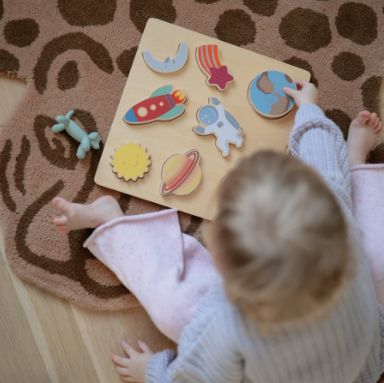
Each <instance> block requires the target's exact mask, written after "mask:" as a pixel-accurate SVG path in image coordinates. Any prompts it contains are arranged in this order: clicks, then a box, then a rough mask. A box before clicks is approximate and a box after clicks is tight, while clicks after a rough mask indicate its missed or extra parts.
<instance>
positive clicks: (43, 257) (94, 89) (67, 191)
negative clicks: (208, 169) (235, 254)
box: [0, 0, 384, 310]
mask: <svg viewBox="0 0 384 383" xmlns="http://www.w3.org/2000/svg"><path fill="white" fill-rule="evenodd" d="M151 17H154V18H159V19H162V20H165V21H167V22H169V23H175V24H177V25H180V26H182V27H185V28H189V29H191V30H194V31H197V32H200V33H203V34H206V35H209V36H213V37H216V38H218V39H220V40H223V41H226V42H229V43H231V44H234V45H237V46H241V47H244V48H245V49H249V50H252V51H254V52H258V53H261V54H264V55H267V56H270V57H273V58H275V59H278V60H282V61H285V62H287V63H289V64H291V65H295V66H298V67H301V68H303V69H306V70H308V71H310V72H311V75H312V82H313V83H314V84H316V85H317V86H318V87H319V90H320V106H321V107H322V108H323V109H324V111H325V112H326V114H327V116H329V117H330V118H332V119H333V120H334V121H336V123H337V124H338V125H339V126H340V128H341V129H342V131H343V133H344V135H345V137H347V134H348V126H349V123H350V122H351V119H352V118H354V116H355V115H356V113H357V112H358V111H360V110H361V109H362V108H367V109H369V110H370V111H372V112H377V113H379V89H380V85H381V81H382V77H381V75H382V73H383V63H384V60H383V59H384V49H383V46H384V14H383V2H382V0H362V1H354V2H351V1H343V0H332V1H320V0H289V1H288V0H269V1H265V0H174V1H172V0H130V1H128V0H82V1H78V0H52V1H43V0H0V72H1V73H2V74H4V75H6V76H11V77H17V78H21V79H24V80H26V81H27V90H26V93H25V96H24V97H23V99H22V100H21V102H20V103H19V104H18V106H17V107H16V109H15V110H14V112H13V114H12V116H11V117H10V119H9V120H8V121H7V123H6V125H5V126H2V127H1V136H0V194H1V196H0V217H1V221H2V224H3V226H4V230H5V233H4V234H5V247H6V255H7V257H8V260H9V264H10V266H11V267H12V269H13V270H14V271H15V273H16V274H17V275H19V276H20V278H22V279H24V280H26V281H29V282H31V283H33V284H35V285H36V286H39V287H41V288H44V289H47V290H50V291H52V292H53V293H55V294H57V295H59V296H61V297H64V298H67V299H70V300H72V301H74V302H76V303H78V304H80V305H83V306H87V307H90V308H95V309H101V310H116V309H121V308H126V307H130V306H132V305H135V304H137V301H136V299H135V298H134V297H133V295H132V294H131V293H130V292H129V291H127V289H126V288H125V287H124V286H123V285H121V283H120V282H119V281H118V280H117V279H116V277H115V276H114V275H113V274H112V273H111V272H110V271H109V270H108V269H106V268H105V267H104V265H102V264H101V263H100V262H99V261H98V260H96V259H95V258H94V257H93V256H92V255H91V254H90V253H89V252H88V250H85V249H83V247H82V244H83V242H84V241H85V239H86V238H87V237H88V235H89V234H90V232H91V231H90V230H81V231H76V232H71V233H70V234H69V235H68V236H66V237H62V236H60V235H59V234H57V233H56V230H55V228H54V226H53V224H52V220H53V218H54V217H55V215H56V214H57V212H56V211H55V209H54V208H53V207H52V206H51V204H50V202H51V200H52V199H53V198H54V197H55V196H62V197H64V198H67V199H69V200H71V201H73V202H77V203H90V202H92V201H93V200H95V199H96V198H97V197H100V196H102V195H105V194H111V195H113V196H114V197H116V198H117V199H118V200H119V202H120V204H121V207H122V209H123V210H124V211H125V212H126V214H138V213H144V212H149V211H156V210H159V209H161V207H160V206H156V205H154V204H151V203H148V202H145V201H142V200H140V199H137V198H133V197H132V198H131V197H130V196H128V195H120V194H119V193H117V192H113V191H111V190H107V189H103V188H101V187H99V186H97V185H95V183H94V181H93V178H94V175H95V171H96V168H97V165H98V161H99V158H100V154H101V150H91V151H90V152H89V153H88V154H87V156H86V158H85V159H84V160H78V159H77V157H76V150H77V147H78V143H77V142H75V141H74V140H73V139H72V138H70V137H69V136H68V135H67V134H66V133H60V134H54V133H52V131H51V127H52V125H53V124H54V123H55V117H56V116H58V115H62V114H66V113H67V112H68V111H69V110H71V109H74V110H75V115H74V120H75V121H76V122H77V123H78V124H79V125H80V126H81V127H82V128H83V129H84V130H86V131H87V132H93V131H97V132H99V133H100V136H101V141H102V143H103V142H105V141H106V138H107V135H108V131H109V128H110V126H111V123H112V120H113V117H114V114H115V110H116V108H117V105H118V102H119V99H120V95H121V93H122V90H123V87H124V84H125V82H126V78H127V76H128V74H129V71H130V67H131V64H132V61H133V59H134V57H135V53H136V50H137V46H138V44H139V42H140V37H141V34H142V32H143V30H144V28H145V24H146V22H147V20H148V18H151ZM255 75H256V73H255ZM370 161H371V162H384V144H383V143H380V142H378V146H377V147H376V149H375V150H374V151H373V153H372V155H371V157H370ZM179 216H180V221H181V226H182V229H183V231H184V232H186V233H188V234H190V235H193V236H195V237H197V238H199V239H200V237H201V220H200V219H198V218H196V217H191V216H189V215H187V214H180V215H179Z"/></svg>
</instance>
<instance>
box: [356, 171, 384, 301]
mask: <svg viewBox="0 0 384 383" xmlns="http://www.w3.org/2000/svg"><path fill="white" fill-rule="evenodd" d="M351 174H352V196H353V205H354V215H355V219H356V222H357V223H358V225H359V226H360V229H361V231H362V233H363V240H364V248H365V251H366V254H367V256H368V258H369V263H370V265H371V271H372V275H373V280H374V283H375V288H376V294H377V297H378V300H379V302H380V304H381V305H382V306H384V164H378V165H359V166H354V167H352V168H351Z"/></svg>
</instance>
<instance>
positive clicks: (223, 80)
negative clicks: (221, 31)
mask: <svg viewBox="0 0 384 383" xmlns="http://www.w3.org/2000/svg"><path fill="white" fill-rule="evenodd" d="M196 61H197V65H198V66H199V68H200V69H201V71H202V72H203V73H204V74H205V75H206V76H207V77H208V78H207V80H206V84H207V85H208V86H215V87H216V88H217V89H218V90H221V91H224V90H225V89H226V87H227V85H228V84H229V83H231V82H233V81H234V78H233V76H232V75H231V74H229V73H228V68H227V66H226V65H222V63H221V61H220V56H219V47H218V46H217V45H216V44H211V45H201V46H199V47H197V48H196Z"/></svg>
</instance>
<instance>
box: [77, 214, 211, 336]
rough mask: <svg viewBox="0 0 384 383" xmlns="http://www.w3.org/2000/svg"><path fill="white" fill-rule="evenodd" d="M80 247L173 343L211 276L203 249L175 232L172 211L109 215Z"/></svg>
mask: <svg viewBox="0 0 384 383" xmlns="http://www.w3.org/2000/svg"><path fill="white" fill-rule="evenodd" d="M84 247H87V248H88V249H89V250H90V251H91V252H92V253H93V254H94V255H95V257H97V258H98V259H99V260H100V261H101V262H103V263H104V264H105V265H106V266H107V267H108V268H110V269H111V270H112V271H113V272H114V273H115V274H116V276H117V277H118V278H119V279H120V280H121V281H122V283H123V284H124V285H125V286H126V287H127V288H128V289H129V290H130V291H132V293H133V294H135V296H136V297H137V298H138V300H139V301H140V302H141V304H142V305H143V306H144V308H145V309H146V310H147V312H148V314H149V315H150V316H151V318H152V320H153V321H154V323H155V325H156V326H157V327H158V328H159V330H160V331H162V332H163V333H164V334H165V335H166V336H168V337H169V338H170V339H172V340H173V341H174V342H177V341H178V339H179V337H180V333H181V331H182V329H183V328H184V326H185V325H186V324H187V323H188V322H189V320H190V319H191V317H192V315H193V313H194V312H195V309H196V307H197V305H198V303H199V301H200V298H201V297H202V296H203V295H204V294H205V293H206V291H207V289H208V287H209V286H210V284H211V283H212V281H213V279H214V278H215V277H216V276H217V273H216V270H215V268H214V265H213V262H212V259H211V255H210V254H209V252H208V251H207V250H206V249H205V248H204V247H203V246H202V245H201V244H200V243H199V242H198V241H197V240H196V239H195V238H193V237H191V236H188V235H185V234H182V233H181V230H180V225H179V221H178V217H177V210H174V209H172V210H163V211H161V212H157V213H150V214H143V215H135V216H125V217H121V218H118V219H115V220H113V221H111V222H108V223H106V224H104V225H102V226H100V227H98V228H97V229H96V230H95V231H94V232H93V234H92V235H91V236H90V237H89V238H88V240H87V241H86V242H85V243H84Z"/></svg>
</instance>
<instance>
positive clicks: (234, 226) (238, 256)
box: [205, 151, 354, 325]
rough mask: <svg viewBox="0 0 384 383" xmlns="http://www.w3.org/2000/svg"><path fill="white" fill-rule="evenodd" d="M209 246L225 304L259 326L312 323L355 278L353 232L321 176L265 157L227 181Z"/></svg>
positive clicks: (284, 158) (282, 158)
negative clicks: (227, 301) (350, 241)
mask: <svg viewBox="0 0 384 383" xmlns="http://www.w3.org/2000/svg"><path fill="white" fill-rule="evenodd" d="M205 239H206V242H207V244H208V248H209V250H210V251H211V253H212V254H213V257H214V260H215V263H216V265H217V267H218V269H219V270H220V271H221V273H222V275H223V278H224V283H225V290H226V293H227V296H228V298H229V299H230V300H231V301H232V302H233V303H234V304H235V305H237V306H238V307H239V308H240V309H242V310H243V311H244V312H245V313H246V315H247V316H248V317H250V318H252V319H254V320H255V321H256V322H258V323H259V324H262V325H263V324H264V325H269V324H280V323H287V322H292V321H296V320H299V319H302V318H304V317H307V316H308V315H309V314H311V313H313V312H314V311H316V309H319V308H322V307H325V306H326V305H327V303H330V302H332V301H333V300H334V299H335V297H336V296H337V292H339V291H340V290H341V288H342V286H343V285H344V283H345V282H346V281H347V280H348V278H349V277H351V276H352V274H353V265H354V262H353V257H352V253H351V250H350V247H349V245H348V228H347V224H346V222H345V219H344V217H343V214H342V211H341V208H340V206H339V205H338V203H337V202H336V199H335V197H334V196H333V194H332V193H331V191H330V190H329V188H328V187H327V185H326V184H325V182H324V181H323V180H322V179H321V178H320V176H319V174H318V173H317V172H316V171H315V170H314V169H312V168H310V167H309V166H307V165H305V164H304V163H303V162H302V161H300V160H299V159H296V158H294V157H291V156H288V155H285V154H280V153H276V152H273V151H260V152H257V153H255V154H254V155H253V156H251V157H249V158H247V159H245V160H244V161H242V162H241V163H240V165H239V166H238V167H237V168H236V169H235V170H233V171H232V172H231V173H230V174H229V175H228V176H227V177H226V178H225V179H224V181H223V183H222V185H221V188H220V190H219V213H218V216H217V218H216V219H215V220H214V221H213V222H212V223H210V224H209V226H208V227H207V230H206V238H205Z"/></svg>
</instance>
